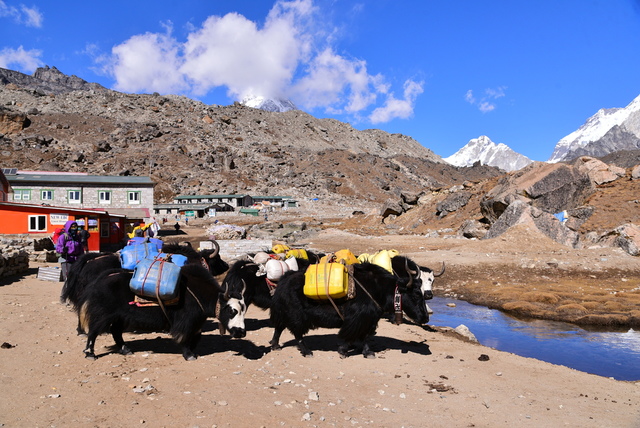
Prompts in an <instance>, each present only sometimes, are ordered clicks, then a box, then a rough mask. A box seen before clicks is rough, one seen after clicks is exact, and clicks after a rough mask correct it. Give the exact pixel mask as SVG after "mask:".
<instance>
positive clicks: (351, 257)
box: [336, 249, 358, 265]
mask: <svg viewBox="0 0 640 428" xmlns="http://www.w3.org/2000/svg"><path fill="white" fill-rule="evenodd" d="M340 261H344V262H345V263H346V264H348V265H352V264H355V263H358V259H357V258H356V255H355V254H353V253H352V252H351V250H348V249H344V250H340V251H336V262H340Z"/></svg>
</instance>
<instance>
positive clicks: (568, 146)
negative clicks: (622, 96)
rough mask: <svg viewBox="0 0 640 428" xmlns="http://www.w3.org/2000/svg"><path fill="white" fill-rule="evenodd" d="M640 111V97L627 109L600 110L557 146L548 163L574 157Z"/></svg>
mask: <svg viewBox="0 0 640 428" xmlns="http://www.w3.org/2000/svg"><path fill="white" fill-rule="evenodd" d="M637 111H640V96H638V97H636V98H635V99H634V100H633V101H631V103H629V105H628V106H626V107H625V108H610V109H600V110H598V111H597V113H596V114H594V115H593V116H591V117H590V118H589V119H587V121H586V122H585V123H584V125H582V126H581V127H580V128H578V129H577V130H576V131H574V132H572V133H571V134H569V135H567V136H566V137H564V138H563V139H561V140H560V141H558V143H557V144H556V146H555V149H554V150H553V154H552V155H551V157H550V158H549V161H548V162H560V161H563V160H568V158H571V157H572V153H573V152H574V151H576V150H578V149H580V148H583V147H585V146H587V145H588V144H589V143H591V142H594V141H598V140H599V139H601V138H602V137H604V135H605V134H606V133H607V132H609V131H610V130H611V129H612V128H613V127H614V126H616V125H621V124H622V123H624V122H625V121H626V120H627V119H628V118H629V116H630V115H631V114H632V113H634V112H637Z"/></svg>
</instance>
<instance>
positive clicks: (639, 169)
mask: <svg viewBox="0 0 640 428" xmlns="http://www.w3.org/2000/svg"><path fill="white" fill-rule="evenodd" d="M631 179H632V180H638V179H640V165H636V166H634V167H633V168H632V169H631Z"/></svg>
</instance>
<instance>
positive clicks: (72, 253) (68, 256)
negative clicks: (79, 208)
mask: <svg viewBox="0 0 640 428" xmlns="http://www.w3.org/2000/svg"><path fill="white" fill-rule="evenodd" d="M56 253H58V261H59V262H60V267H61V269H62V280H63V281H66V280H67V273H68V272H69V268H70V264H71V263H73V262H75V261H76V260H78V257H80V255H82V254H83V253H84V248H83V246H82V243H81V242H80V235H79V234H78V223H76V222H75V221H73V220H69V221H67V222H66V223H65V225H64V232H63V233H62V234H61V235H60V237H59V238H58V242H57V243H56Z"/></svg>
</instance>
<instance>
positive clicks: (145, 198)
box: [5, 170, 155, 221]
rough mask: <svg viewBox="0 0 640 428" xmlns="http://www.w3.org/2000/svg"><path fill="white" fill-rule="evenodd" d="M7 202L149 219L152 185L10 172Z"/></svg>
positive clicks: (135, 179)
mask: <svg viewBox="0 0 640 428" xmlns="http://www.w3.org/2000/svg"><path fill="white" fill-rule="evenodd" d="M10 172H13V173H9V174H7V173H6V170H5V175H6V179H7V181H8V182H9V184H10V185H11V187H12V189H13V191H12V192H11V195H10V198H9V201H10V202H14V203H25V204H36V205H50V206H56V207H69V208H75V209H87V208H88V209H100V210H104V211H108V212H109V213H111V214H118V215H124V216H127V218H129V219H136V220H141V221H148V220H149V219H150V218H151V217H152V216H153V197H154V196H153V188H154V185H155V184H154V182H153V181H151V178H150V177H133V176H109V175H89V174H84V173H65V172H47V171H16V170H13V171H10Z"/></svg>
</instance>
